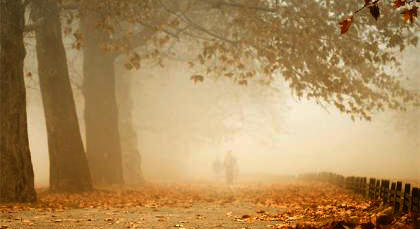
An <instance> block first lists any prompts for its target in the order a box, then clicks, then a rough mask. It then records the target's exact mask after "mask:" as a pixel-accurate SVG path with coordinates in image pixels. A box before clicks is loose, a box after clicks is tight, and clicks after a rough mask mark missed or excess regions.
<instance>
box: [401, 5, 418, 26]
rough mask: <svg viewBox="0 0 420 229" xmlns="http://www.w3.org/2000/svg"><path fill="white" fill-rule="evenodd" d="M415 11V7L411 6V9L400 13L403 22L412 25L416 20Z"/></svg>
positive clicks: (416, 8)
mask: <svg viewBox="0 0 420 229" xmlns="http://www.w3.org/2000/svg"><path fill="white" fill-rule="evenodd" d="M417 10H418V7H417V6H413V7H411V9H405V10H404V11H403V12H402V13H401V14H402V15H403V19H404V21H406V22H407V23H408V22H410V23H413V22H414V21H415V20H416V18H417Z"/></svg>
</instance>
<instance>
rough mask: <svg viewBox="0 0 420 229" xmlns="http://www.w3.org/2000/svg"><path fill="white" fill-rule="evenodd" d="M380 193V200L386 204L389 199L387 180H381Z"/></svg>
mask: <svg viewBox="0 0 420 229" xmlns="http://www.w3.org/2000/svg"><path fill="white" fill-rule="evenodd" d="M382 193H383V194H382V200H383V201H384V203H385V204H386V203H388V200H389V180H383V181H382Z"/></svg>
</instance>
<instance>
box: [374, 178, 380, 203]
mask: <svg viewBox="0 0 420 229" xmlns="http://www.w3.org/2000/svg"><path fill="white" fill-rule="evenodd" d="M379 198H381V180H379V179H378V180H376V185H375V200H377V199H379Z"/></svg>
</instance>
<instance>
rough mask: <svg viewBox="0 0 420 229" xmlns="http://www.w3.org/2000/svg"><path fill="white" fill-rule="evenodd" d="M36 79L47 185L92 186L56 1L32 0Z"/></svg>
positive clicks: (85, 188) (56, 188)
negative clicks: (44, 133) (46, 157)
mask: <svg viewBox="0 0 420 229" xmlns="http://www.w3.org/2000/svg"><path fill="white" fill-rule="evenodd" d="M33 9H34V18H36V20H37V21H38V22H40V26H39V27H38V28H37V29H36V33H35V34H36V50H37V57H38V72H39V82H40V87H41V94H42V100H43V104H44V111H45V120H46V124H47V136H48V150H49V156H50V189H51V190H53V191H57V192H83V191H88V190H91V189H92V184H91V177H90V172H89V168H88V162H87V158H86V155H85V151H84V148H83V142H82V137H81V134H80V128H79V123H78V120H77V114H76V106H75V101H74V98H73V91H72V89H71V84H70V78H69V72H68V66H67V58H66V53H65V49H64V45H63V40H62V34H61V33H62V31H61V22H60V16H59V9H58V7H57V3H56V1H50V0H36V1H34V2H33Z"/></svg>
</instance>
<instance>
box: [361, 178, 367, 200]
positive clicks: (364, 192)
mask: <svg viewBox="0 0 420 229" xmlns="http://www.w3.org/2000/svg"><path fill="white" fill-rule="evenodd" d="M366 182H367V178H366V177H363V178H362V194H363V197H366V193H367V192H366V184H367V183H366Z"/></svg>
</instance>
